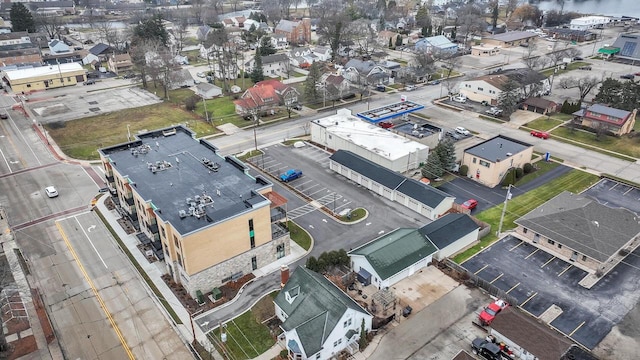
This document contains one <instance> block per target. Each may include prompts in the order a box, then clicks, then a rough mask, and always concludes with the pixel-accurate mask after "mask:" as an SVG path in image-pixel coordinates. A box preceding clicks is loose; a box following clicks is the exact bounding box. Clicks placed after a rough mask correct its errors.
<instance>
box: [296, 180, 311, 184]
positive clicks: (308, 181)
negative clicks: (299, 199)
mask: <svg viewBox="0 0 640 360" xmlns="http://www.w3.org/2000/svg"><path fill="white" fill-rule="evenodd" d="M312 181H313V180H311V179H309V180H307V181H305V182H303V183H298V184H297V185H304V184H308V183H310V182H312Z"/></svg>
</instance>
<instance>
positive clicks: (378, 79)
mask: <svg viewBox="0 0 640 360" xmlns="http://www.w3.org/2000/svg"><path fill="white" fill-rule="evenodd" d="M342 76H344V77H345V78H346V79H347V80H349V81H350V82H351V83H352V84H358V85H377V84H386V83H388V82H389V73H388V72H387V69H385V67H384V66H381V65H378V64H376V63H375V62H374V61H373V60H359V59H351V60H349V61H348V62H347V63H346V64H345V65H344V69H343V72H342Z"/></svg>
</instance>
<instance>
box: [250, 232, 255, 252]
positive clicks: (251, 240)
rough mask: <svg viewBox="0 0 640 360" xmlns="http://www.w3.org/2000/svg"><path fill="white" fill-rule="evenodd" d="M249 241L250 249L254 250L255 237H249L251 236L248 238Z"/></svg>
mask: <svg viewBox="0 0 640 360" xmlns="http://www.w3.org/2000/svg"><path fill="white" fill-rule="evenodd" d="M249 241H250V242H251V248H252V249H253V248H255V247H256V237H255V236H253V235H251V236H250V237H249Z"/></svg>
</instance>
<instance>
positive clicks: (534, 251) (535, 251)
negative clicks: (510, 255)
mask: <svg viewBox="0 0 640 360" xmlns="http://www.w3.org/2000/svg"><path fill="white" fill-rule="evenodd" d="M538 250H540V249H538V248H536V249H535V250H533V252H532V253H531V254H529V255H527V256H526V257H525V260H526V259H528V258H529V257H530V256H531V255H533V254H535V253H537V252H538Z"/></svg>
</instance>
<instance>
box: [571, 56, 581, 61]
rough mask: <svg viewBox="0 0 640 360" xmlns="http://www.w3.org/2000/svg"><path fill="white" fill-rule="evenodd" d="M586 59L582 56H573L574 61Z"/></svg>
mask: <svg viewBox="0 0 640 360" xmlns="http://www.w3.org/2000/svg"><path fill="white" fill-rule="evenodd" d="M582 60H584V59H583V58H582V57H581V56H576V57H574V58H573V61H582Z"/></svg>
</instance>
